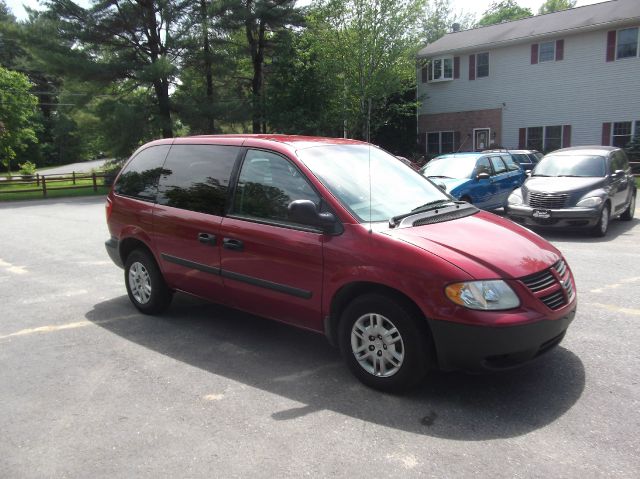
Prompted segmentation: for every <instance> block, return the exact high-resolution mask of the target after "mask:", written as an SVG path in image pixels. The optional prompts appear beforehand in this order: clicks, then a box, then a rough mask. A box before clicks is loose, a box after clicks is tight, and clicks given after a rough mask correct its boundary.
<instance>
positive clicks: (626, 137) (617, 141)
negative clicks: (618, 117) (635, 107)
mask: <svg viewBox="0 0 640 479" xmlns="http://www.w3.org/2000/svg"><path fill="white" fill-rule="evenodd" d="M637 124H638V122H636V129H637ZM631 136H632V135H631V122H630V121H619V122H616V123H614V124H613V131H612V133H611V145H613V146H617V147H620V148H624V147H625V146H627V145H628V144H629V142H630V141H631Z"/></svg>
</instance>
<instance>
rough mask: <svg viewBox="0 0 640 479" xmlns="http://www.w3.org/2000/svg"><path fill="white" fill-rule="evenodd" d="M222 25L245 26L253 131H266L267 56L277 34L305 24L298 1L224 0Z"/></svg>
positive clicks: (236, 28) (229, 27)
mask: <svg viewBox="0 0 640 479" xmlns="http://www.w3.org/2000/svg"><path fill="white" fill-rule="evenodd" d="M222 6H223V7H224V9H221V11H220V13H221V15H222V25H223V26H225V27H226V28H227V29H228V30H230V31H235V30H238V29H242V30H243V31H244V34H245V37H246V42H247V45H248V50H249V56H250V58H251V68H252V77H251V105H252V119H251V122H252V130H253V132H254V133H260V132H264V131H266V118H265V113H264V108H265V97H264V65H265V56H266V55H267V54H268V53H269V51H270V49H271V47H272V39H273V37H274V35H275V34H276V33H277V32H279V31H282V30H284V29H286V28H289V27H294V26H300V25H302V23H303V19H304V17H303V15H302V11H301V10H300V9H299V8H297V7H296V0H222Z"/></svg>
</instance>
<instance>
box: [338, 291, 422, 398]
mask: <svg viewBox="0 0 640 479" xmlns="http://www.w3.org/2000/svg"><path fill="white" fill-rule="evenodd" d="M425 321H426V320H425V319H424V318H421V317H419V315H417V314H416V313H414V312H413V310H412V308H410V307H408V306H407V305H406V304H404V302H402V301H398V300H397V299H395V298H393V297H391V296H387V295H383V294H378V293H370V294H365V295H363V296H359V297H357V298H356V299H354V300H353V301H352V302H351V303H350V304H349V306H347V308H346V309H345V310H344V312H343V313H342V316H341V320H340V325H339V329H338V342H339V345H340V351H341V352H342V356H343V357H344V359H345V361H346V363H347V365H348V366H349V369H350V370H351V372H352V373H353V374H354V375H355V376H356V377H357V378H358V379H359V380H360V381H361V382H362V383H364V384H366V385H367V386H369V387H372V388H375V389H379V390H382V391H389V392H397V391H402V390H406V389H408V388H410V387H412V386H415V385H416V384H418V383H419V382H420V381H422V379H424V377H425V375H426V373H427V371H428V369H429V366H430V358H431V340H430V337H429V333H428V328H427V326H426V323H425ZM385 333H386V334H385Z"/></svg>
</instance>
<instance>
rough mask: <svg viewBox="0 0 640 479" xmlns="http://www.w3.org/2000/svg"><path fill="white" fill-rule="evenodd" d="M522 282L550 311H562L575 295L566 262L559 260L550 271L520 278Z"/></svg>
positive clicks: (546, 270)
mask: <svg viewBox="0 0 640 479" xmlns="http://www.w3.org/2000/svg"><path fill="white" fill-rule="evenodd" d="M520 281H522V282H523V283H524V285H525V286H526V287H527V288H529V291H531V292H532V293H533V294H534V296H536V297H537V298H538V299H539V300H540V301H542V302H543V303H544V304H545V305H546V306H547V307H548V308H549V309H554V310H555V309H560V308H561V307H563V306H565V305H566V304H568V303H569V301H571V299H573V296H574V294H575V293H574V290H573V280H572V279H571V274H570V273H569V268H567V264H566V263H565V262H564V260H559V261H558V262H556V263H555V264H554V265H553V266H552V267H551V268H549V269H545V270H544V271H540V272H539V273H535V274H532V275H529V276H525V277H524V278H520Z"/></svg>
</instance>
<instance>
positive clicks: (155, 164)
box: [114, 145, 171, 201]
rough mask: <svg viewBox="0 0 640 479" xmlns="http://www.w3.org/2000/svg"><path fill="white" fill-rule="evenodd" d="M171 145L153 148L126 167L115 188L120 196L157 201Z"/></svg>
mask: <svg viewBox="0 0 640 479" xmlns="http://www.w3.org/2000/svg"><path fill="white" fill-rule="evenodd" d="M169 148H171V145H160V146H152V147H149V148H147V149H145V150H142V151H141V152H140V153H138V154H137V155H136V156H135V157H134V158H133V159H132V160H131V161H130V162H129V164H128V165H127V166H126V167H125V169H124V170H123V171H122V174H121V175H120V177H119V178H118V182H117V183H116V185H115V186H114V191H115V192H116V193H118V194H120V195H124V196H132V197H134V198H139V199H141V200H148V201H155V198H156V191H157V189H158V178H159V177H160V172H161V171H162V164H163V163H164V159H165V158H166V157H167V153H168V152H169Z"/></svg>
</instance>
